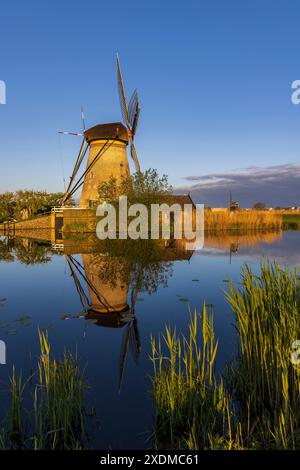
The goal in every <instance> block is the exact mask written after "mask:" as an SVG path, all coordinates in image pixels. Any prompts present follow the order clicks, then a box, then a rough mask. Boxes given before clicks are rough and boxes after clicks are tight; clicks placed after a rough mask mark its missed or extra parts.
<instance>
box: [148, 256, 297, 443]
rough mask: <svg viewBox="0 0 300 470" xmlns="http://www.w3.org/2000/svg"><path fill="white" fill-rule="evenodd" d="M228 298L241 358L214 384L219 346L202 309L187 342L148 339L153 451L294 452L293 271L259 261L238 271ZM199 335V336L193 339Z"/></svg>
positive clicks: (169, 333) (173, 336)
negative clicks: (257, 268) (153, 410)
mask: <svg viewBox="0 0 300 470" xmlns="http://www.w3.org/2000/svg"><path fill="white" fill-rule="evenodd" d="M226 298H227V300H228V302H229V304H230V306H231V309H232V312H233V313H234V315H235V317H236V325H237V332H238V338H239V345H240V347H239V353H238V355H237V357H236V360H235V361H234V362H232V363H231V364H230V365H229V366H228V367H227V368H226V371H224V373H223V378H222V377H220V378H216V375H215V372H214V364H215V359H216V352H217V340H216V339H215V335H214V330H213V321H212V316H211V315H207V312H206V307H205V306H204V309H203V313H202V315H201V317H200V318H201V320H200V322H201V328H200V330H201V331H200V332H199V331H198V330H199V328H198V322H199V317H198V315H197V314H196V313H195V314H194V316H193V318H191V321H190V325H189V332H188V335H187V336H186V337H185V336H183V335H182V334H177V332H176V329H174V330H171V329H170V327H167V328H166V331H165V334H164V335H162V337H160V339H159V340H158V342H157V341H155V340H154V339H153V338H152V356H151V360H152V363H153V371H154V372H153V379H152V380H153V393H154V400H155V405H156V423H155V430H154V433H153V438H154V444H155V446H156V447H157V448H164V447H167V448H171V449H186V448H190V449H216V448H221V449H244V448H248V449H299V448H300V428H299V423H300V365H298V364H297V361H292V360H291V359H292V354H293V353H294V355H295V351H293V349H292V345H293V344H294V342H295V340H297V339H300V323H299V312H300V281H299V271H298V270H289V269H287V268H286V267H279V266H278V265H277V264H276V263H273V264H271V263H269V262H265V263H264V264H263V265H262V266H261V273H260V275H256V274H254V273H252V272H251V270H250V269H249V267H248V266H245V267H244V270H243V273H242V282H241V284H240V287H238V288H237V287H236V286H234V285H233V284H232V283H230V284H229V290H228V292H227V293H226ZM199 333H200V334H199Z"/></svg>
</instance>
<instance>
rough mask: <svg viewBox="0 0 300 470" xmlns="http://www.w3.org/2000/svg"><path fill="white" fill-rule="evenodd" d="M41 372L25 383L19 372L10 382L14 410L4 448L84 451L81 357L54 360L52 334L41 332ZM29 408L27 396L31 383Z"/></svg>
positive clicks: (2, 438)
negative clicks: (79, 362)
mask: <svg viewBox="0 0 300 470" xmlns="http://www.w3.org/2000/svg"><path fill="white" fill-rule="evenodd" d="M39 343H40V356H39V358H38V363H37V371H36V373H35V374H33V376H32V377H30V378H29V379H28V380H27V381H26V382H25V383H23V381H22V375H21V374H20V375H19V376H16V373H15V369H13V374H12V377H11V379H10V395H11V409H10V411H9V419H8V424H7V425H6V427H5V428H4V429H5V430H3V431H2V432H1V434H0V448H13V449H15V448H18V449H36V450H37V449H61V450H65V449H83V448H85V446H86V441H87V436H86V432H85V419H84V402H83V396H84V389H85V383H84V378H83V374H82V373H81V372H80V369H79V365H78V361H77V358H76V357H75V358H74V357H73V356H72V355H71V354H70V353H69V352H65V353H64V355H63V358H62V360H60V361H58V360H56V359H55V358H52V357H51V346H50V343H49V339H48V335H47V333H44V332H39ZM35 378H36V379H37V380H36V383H34V385H33V387H32V390H28V391H29V394H28V395H26V397H27V400H26V403H27V402H28V403H30V407H29V408H27V407H26V408H25V406H24V404H23V397H24V393H25V389H26V388H27V387H28V388H29V382H32V381H33V380H34V379H35Z"/></svg>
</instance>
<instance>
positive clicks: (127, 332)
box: [66, 254, 141, 392]
mask: <svg viewBox="0 0 300 470" xmlns="http://www.w3.org/2000/svg"><path fill="white" fill-rule="evenodd" d="M81 256H82V262H83V264H81V263H80V262H79V261H78V260H77V259H76V258H75V257H73V256H72V255H66V260H67V263H68V266H69V268H70V272H71V276H72V278H73V280H74V283H75V286H76V290H77V292H78V294H79V298H80V302H81V304H82V307H83V312H82V314H83V315H84V317H85V319H86V320H87V321H91V322H93V323H94V324H95V325H97V326H100V327H108V328H124V333H123V340H122V346H121V352H120V363H119V392H120V391H121V388H122V384H123V379H124V371H125V364H126V359H127V355H128V351H129V350H130V351H131V353H132V357H133V359H134V361H135V362H136V363H137V361H138V358H139V354H140V352H141V341H140V335H139V329H138V320H137V318H136V315H135V304H136V301H137V297H138V290H137V289H136V288H135V287H132V288H131V292H130V295H129V290H130V289H129V284H128V283H126V282H125V281H124V279H122V277H121V274H120V271H118V270H119V268H120V260H119V259H116V260H115V261H116V264H117V265H116V266H115V268H116V269H115V277H114V280H113V282H110V279H109V278H108V279H106V280H103V279H102V276H101V274H102V273H103V272H105V270H106V269H107V264H106V260H105V257H102V256H101V255H96V254H84V255H81ZM83 286H85V288H86V289H87V290H88V294H87V293H86V290H85V288H84V287H83ZM128 297H129V298H130V301H129V302H128ZM79 316H80V315H79Z"/></svg>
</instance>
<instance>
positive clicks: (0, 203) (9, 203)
mask: <svg viewBox="0 0 300 470" xmlns="http://www.w3.org/2000/svg"><path fill="white" fill-rule="evenodd" d="M15 208H16V200H15V195H14V193H11V192H6V193H3V194H0V222H5V221H7V220H11V219H13V218H14V215H15Z"/></svg>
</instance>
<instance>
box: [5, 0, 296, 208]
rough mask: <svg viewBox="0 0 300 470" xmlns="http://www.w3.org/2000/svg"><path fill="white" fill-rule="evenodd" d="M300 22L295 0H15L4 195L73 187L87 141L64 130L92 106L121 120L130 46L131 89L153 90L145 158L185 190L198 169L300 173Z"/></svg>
mask: <svg viewBox="0 0 300 470" xmlns="http://www.w3.org/2000/svg"><path fill="white" fill-rule="evenodd" d="M299 18H300V4H299V2H298V1H296V0H295V1H294V0H290V1H289V2H286V1H283V0H277V1H276V2H274V1H271V0H251V1H243V2H241V1H240V0H239V1H238V0H227V1H224V0H216V1H214V0H210V1H208V0H206V1H203V0H198V1H189V0H186V1H184V2H183V1H176V0H175V1H174V0H173V1H170V0H164V1H156V0H152V1H151V2H143V1H131V0H129V1H128V2H120V1H118V0H116V1H114V2H107V1H101V0H98V1H96V0H85V1H81V0H77V1H76V0H73V1H57V0H52V1H47V0H46V1H43V2H41V1H36V0H27V1H26V2H24V1H13V2H5V3H4V2H2V4H1V7H0V22H1V23H0V24H1V28H0V44H1V61H0V80H4V81H5V82H6V86H7V104H6V105H0V158H1V173H0V192H2V191H4V190H14V189H18V188H35V189H48V190H50V191H56V190H63V176H65V178H67V177H68V176H69V174H70V171H71V169H72V165H73V163H74V159H75V157H76V151H77V149H78V146H79V145H80V142H79V141H78V140H77V138H72V137H60V136H58V134H57V131H58V130H59V129H70V130H80V129H81V119H80V106H81V104H83V106H84V109H85V114H86V120H87V124H88V125H90V126H92V125H95V124H97V123H100V122H111V121H117V120H120V118H121V114H120V109H119V102H118V94H117V84H116V67H115V54H116V52H117V51H118V52H119V54H120V58H121V65H122V71H123V76H124V80H125V86H126V90H127V95H129V94H130V93H131V91H132V90H133V89H134V88H135V87H137V88H138V90H139V94H140V99H141V105H142V112H141V119H140V125H139V129H138V133H137V137H136V147H137V150H138V155H139V158H140V162H141V166H142V168H144V169H145V168H149V167H153V168H157V169H158V170H159V172H160V173H167V174H168V175H169V179H170V182H171V183H172V184H173V185H174V186H179V187H181V186H182V187H184V188H185V189H186V188H188V187H189V185H190V184H191V181H190V179H189V180H186V179H185V177H193V176H197V177H198V176H201V175H210V174H211V175H218V174H222V175H224V174H226V173H230V174H232V172H233V171H237V172H240V171H241V169H243V168H248V167H252V166H253V167H263V168H269V167H273V166H279V167H280V166H281V165H287V164H289V165H294V166H295V168H296V169H298V164H299V156H300V105H299V106H295V105H293V104H292V103H291V98H290V97H291V83H292V82H293V81H294V80H296V79H300V56H299V53H298V44H299ZM291 168H293V166H292V167H291ZM242 171H243V170H242ZM262 184H263V183H262ZM222 194H223V193H222ZM222 194H221V195H220V201H219V202H218V204H220V205H222V197H223V196H222ZM224 198H226V199H227V198H228V196H227V194H225V192H224ZM236 198H238V194H237V195H236ZM297 198H298V199H299V204H300V194H297V195H296V196H295V199H297ZM205 202H209V201H205ZM272 202H273V199H272V201H270V204H272ZM274 203H275V201H274ZM216 204H217V201H216ZM291 204H292V201H291Z"/></svg>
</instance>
